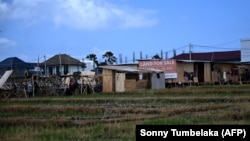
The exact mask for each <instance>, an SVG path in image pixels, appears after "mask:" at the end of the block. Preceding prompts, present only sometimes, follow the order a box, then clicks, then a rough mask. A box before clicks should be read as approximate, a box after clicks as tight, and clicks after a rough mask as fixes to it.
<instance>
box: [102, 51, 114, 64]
mask: <svg viewBox="0 0 250 141" xmlns="http://www.w3.org/2000/svg"><path fill="white" fill-rule="evenodd" d="M102 58H106V59H105V62H106V63H107V64H110V65H113V64H114V63H115V62H116V60H117V58H116V57H115V56H114V54H113V53H112V52H111V51H107V52H106V53H105V54H103V55H102Z"/></svg>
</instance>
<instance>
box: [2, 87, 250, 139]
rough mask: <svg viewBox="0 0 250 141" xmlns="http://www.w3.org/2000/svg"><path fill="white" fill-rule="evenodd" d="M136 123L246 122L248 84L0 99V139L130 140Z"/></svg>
mask: <svg viewBox="0 0 250 141" xmlns="http://www.w3.org/2000/svg"><path fill="white" fill-rule="evenodd" d="M138 124H154V125H157V124H159V125H184V124H189V125H196V124H215V125H217V124H250V85H248V84H244V85H222V86H218V85H217V86H216V85H209V86H198V87H197V86H188V87H184V88H167V89H161V90H140V91H138V92H133V93H101V94H84V95H80V94H76V95H73V96H42V95H40V96H37V97H34V98H9V99H1V100H0V127H1V128H0V140H3V141H23V140H25V141H34V140H36V141H62V140H63V141H72V140H74V141H86V140H91V141H99V140H101V141H110V140H111V141H112V140H114V141H119V140H121V141H130V140H131V141H133V140H135V125H138Z"/></svg>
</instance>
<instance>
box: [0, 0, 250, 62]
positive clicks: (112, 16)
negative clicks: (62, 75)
mask: <svg viewBox="0 0 250 141" xmlns="http://www.w3.org/2000/svg"><path fill="white" fill-rule="evenodd" d="M249 6H250V1H249V0H154V1H152V0H0V61H2V60H4V59H6V58H8V57H18V58H20V59H22V60H24V61H27V62H36V61H37V60H38V58H39V60H40V62H42V61H44V56H46V58H47V59H48V58H50V57H52V56H54V55H56V54H59V53H61V54H64V53H65V54H69V55H70V56H72V57H74V58H76V59H83V58H84V59H86V58H85V57H86V56H87V55H88V54H91V53H94V54H96V55H97V57H98V60H99V61H101V60H102V55H103V54H104V53H105V52H106V51H112V52H113V53H114V55H115V56H116V57H117V58H118V59H119V55H120V56H121V57H122V60H123V61H125V58H127V61H128V62H130V61H132V57H133V53H134V54H135V58H137V59H139V58H140V52H142V55H143V57H144V58H145V57H146V56H148V57H151V56H153V55H155V54H159V55H160V53H161V51H162V52H163V54H164V58H165V55H166V52H167V54H168V57H171V56H172V55H173V49H176V51H177V54H180V53H182V52H186V53H187V52H188V51H189V44H192V48H191V49H192V51H193V52H205V51H206V52H208V51H209V52H210V51H225V50H237V49H240V39H245V38H250V14H249V13H250V7H249Z"/></svg>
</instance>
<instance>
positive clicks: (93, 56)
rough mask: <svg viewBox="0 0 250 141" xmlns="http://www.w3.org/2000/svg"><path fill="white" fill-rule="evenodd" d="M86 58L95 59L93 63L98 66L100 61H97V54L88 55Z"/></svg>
mask: <svg viewBox="0 0 250 141" xmlns="http://www.w3.org/2000/svg"><path fill="white" fill-rule="evenodd" d="M86 58H87V59H89V60H91V61H93V63H94V64H95V65H96V66H98V61H97V57H96V55H95V54H93V53H92V54H89V55H87V56H86Z"/></svg>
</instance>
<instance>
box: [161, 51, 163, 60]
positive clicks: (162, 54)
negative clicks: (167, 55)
mask: <svg viewBox="0 0 250 141" xmlns="http://www.w3.org/2000/svg"><path fill="white" fill-rule="evenodd" d="M161 59H163V51H162V50H161Z"/></svg>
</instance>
